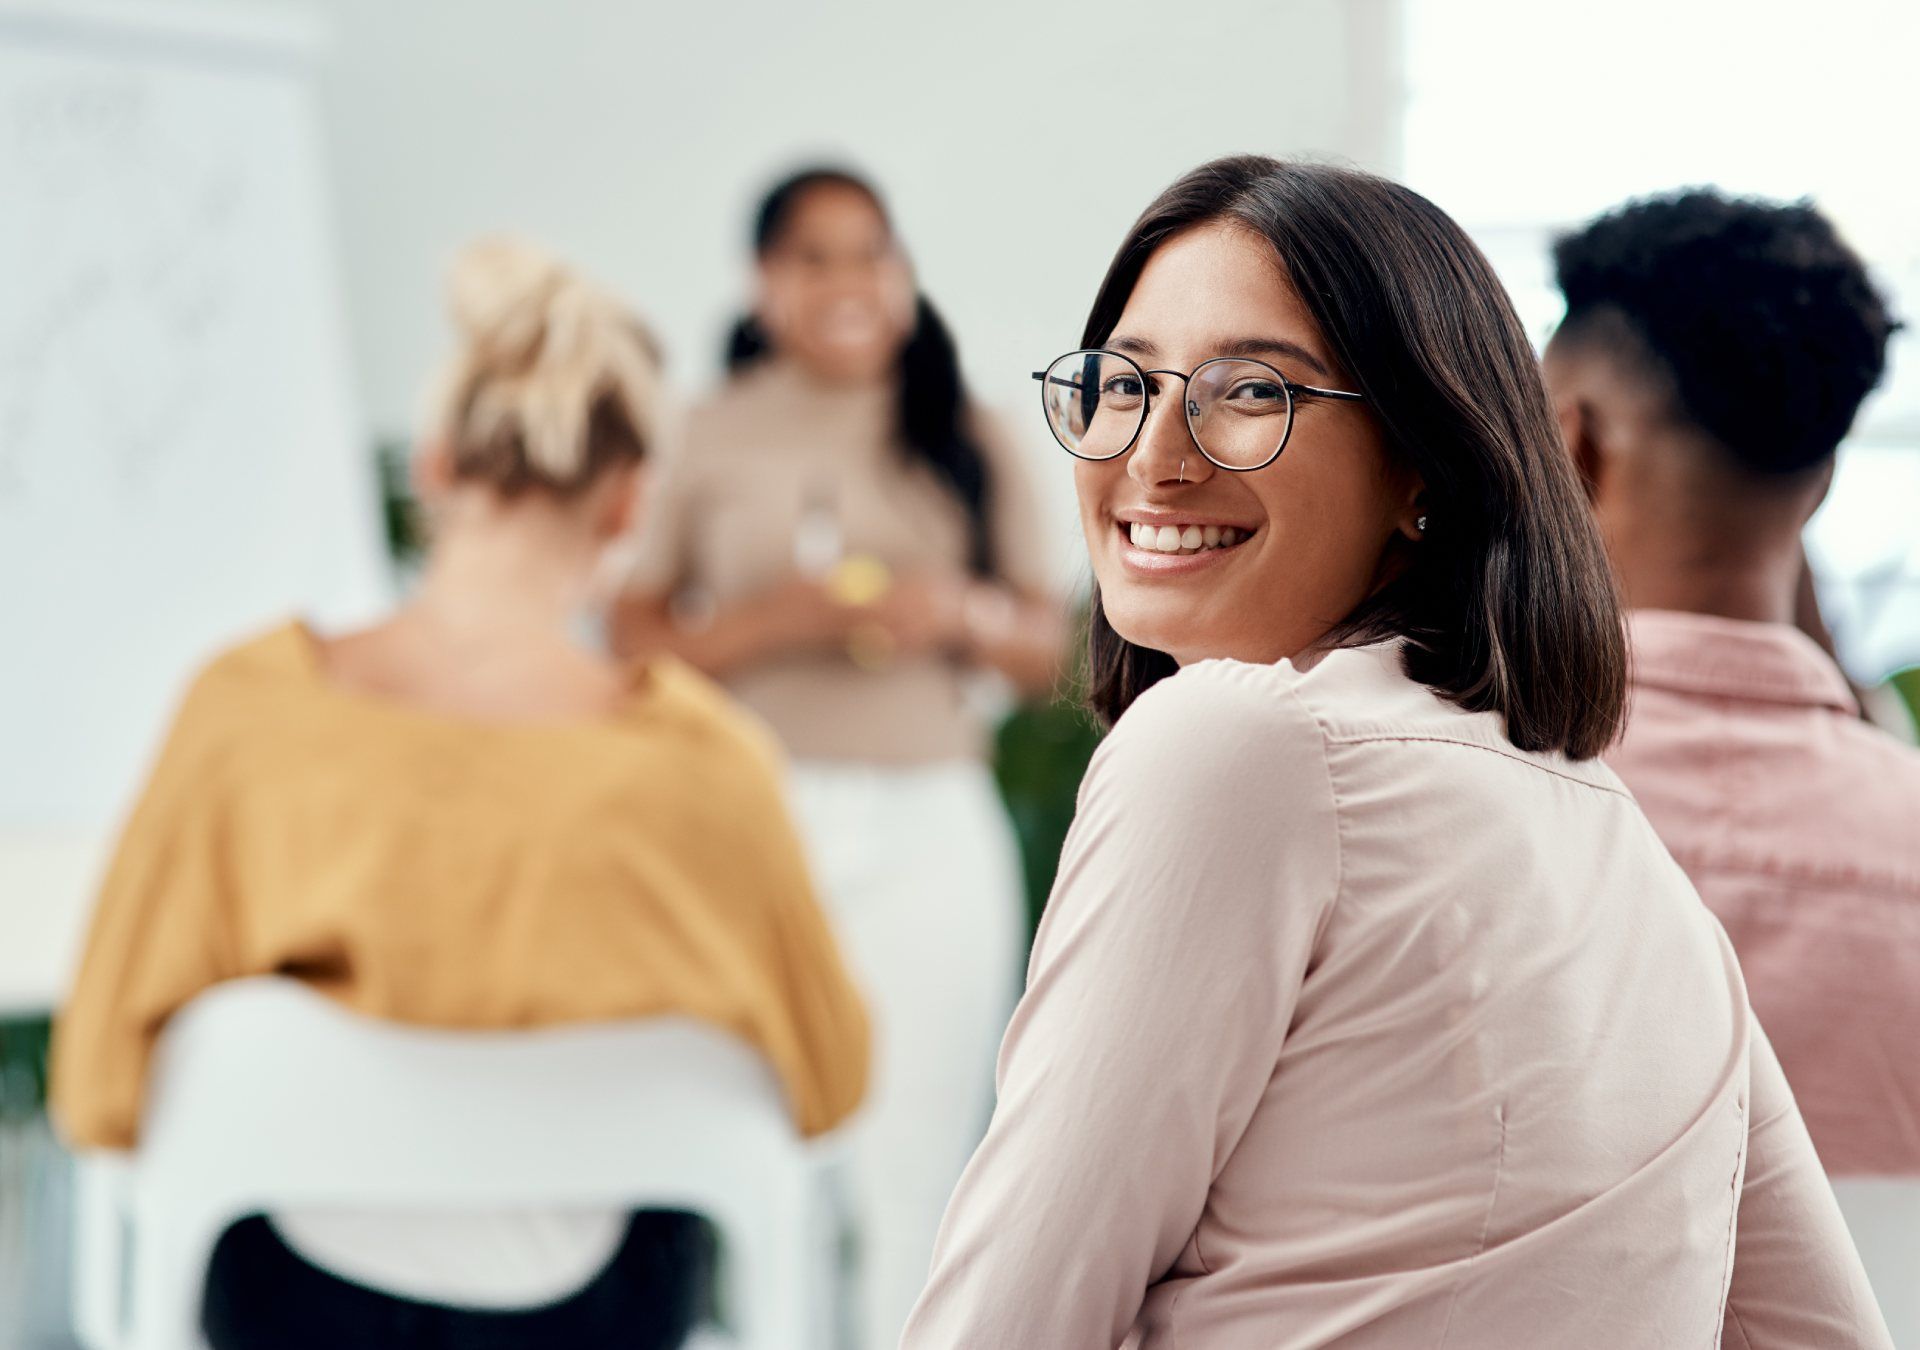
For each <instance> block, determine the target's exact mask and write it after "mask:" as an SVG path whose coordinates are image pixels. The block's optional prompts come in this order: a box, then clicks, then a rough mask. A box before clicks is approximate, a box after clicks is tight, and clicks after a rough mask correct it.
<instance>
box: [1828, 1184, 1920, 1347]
mask: <svg viewBox="0 0 1920 1350" xmlns="http://www.w3.org/2000/svg"><path fill="white" fill-rule="evenodd" d="M1833 1193H1834V1195H1835V1197H1837V1198H1838V1199H1839V1201H1840V1212H1841V1213H1842V1214H1844V1215H1845V1216H1846V1219H1847V1227H1848V1229H1849V1230H1851V1231H1852V1233H1853V1243H1854V1246H1856V1247H1858V1248H1859V1249H1860V1260H1861V1262H1862V1263H1863V1264H1864V1265H1865V1266H1866V1268H1867V1278H1868V1279H1869V1280H1871V1281H1872V1282H1873V1292H1874V1296H1875V1297H1876V1298H1878V1299H1879V1300H1880V1311H1881V1312H1882V1313H1884V1314H1886V1318H1887V1329H1888V1330H1890V1331H1891V1332H1893V1343H1894V1345H1895V1346H1897V1347H1898V1348H1899V1350H1920V1177H1836V1178H1834V1181H1833Z"/></svg>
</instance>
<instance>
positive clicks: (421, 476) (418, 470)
mask: <svg viewBox="0 0 1920 1350" xmlns="http://www.w3.org/2000/svg"><path fill="white" fill-rule="evenodd" d="M408 477H409V478H411V479H412V481H413V495H414V496H416V497H418V498H419V499H420V500H421V501H422V502H431V501H433V500H434V499H436V498H438V497H442V496H445V495H446V492H447V490H448V489H449V488H451V487H452V486H453V480H454V472H453V447H452V446H450V445H449V444H448V443H447V441H446V438H445V437H440V436H436V437H434V438H432V439H431V440H427V441H423V442H422V443H421V445H420V449H419V450H418V451H416V452H415V454H414V456H413V463H412V464H411V465H410V466H409V468H408Z"/></svg>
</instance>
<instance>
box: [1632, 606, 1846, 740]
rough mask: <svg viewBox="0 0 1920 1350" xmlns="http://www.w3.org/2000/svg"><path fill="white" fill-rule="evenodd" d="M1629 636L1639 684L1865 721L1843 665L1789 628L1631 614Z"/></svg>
mask: <svg viewBox="0 0 1920 1350" xmlns="http://www.w3.org/2000/svg"><path fill="white" fill-rule="evenodd" d="M1627 630H1628V634H1629V636H1630V638H1631V639H1632V643H1633V660H1632V665H1631V667H1630V669H1631V677H1632V680H1633V683H1635V684H1644V685H1653V686H1656V687H1658V688H1662V689H1673V690H1678V691H1680V692H1682V693H1689V694H1708V695H1714V696H1718V697H1722V698H1746V699H1758V700H1763V701H1766V702H1769V703H1795V704H1802V705H1805V706H1809V707H1824V708H1833V709H1835V710H1836V711H1839V712H1844V713H1847V714H1849V715H1852V716H1858V715H1859V712H1860V704H1859V701H1858V700H1856V699H1855V698H1854V696H1853V689H1852V688H1851V687H1850V686H1849V685H1848V684H1847V677H1846V676H1845V675H1844V674H1842V673H1841V671H1840V667H1839V666H1837V665H1835V664H1834V662H1833V658H1832V657H1830V656H1828V655H1827V654H1826V653H1825V652H1824V651H1822V650H1821V649H1820V646H1819V644H1818V643H1816V642H1815V641H1814V640H1813V639H1812V638H1810V637H1808V636H1807V635H1806V634H1805V633H1803V632H1801V631H1800V630H1799V629H1797V628H1795V627H1793V626H1791V625H1790V624H1784V623H1755V622H1752V621H1749V620H1744V619H1723V618H1720V617H1718V616H1717V615H1712V614H1682V613H1679V612H1676V611H1674V610H1664V609H1636V610H1633V611H1631V612H1629V613H1628V615H1627Z"/></svg>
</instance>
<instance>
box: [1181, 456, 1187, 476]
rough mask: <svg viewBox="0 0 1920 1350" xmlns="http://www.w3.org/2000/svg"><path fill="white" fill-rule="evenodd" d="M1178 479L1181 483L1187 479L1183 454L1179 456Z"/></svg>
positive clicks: (1185, 458) (1185, 461) (1185, 459)
mask: <svg viewBox="0 0 1920 1350" xmlns="http://www.w3.org/2000/svg"><path fill="white" fill-rule="evenodd" d="M1180 481H1181V482H1183V483H1184V482H1186V481H1187V457H1186V456H1185V455H1182V456H1180Z"/></svg>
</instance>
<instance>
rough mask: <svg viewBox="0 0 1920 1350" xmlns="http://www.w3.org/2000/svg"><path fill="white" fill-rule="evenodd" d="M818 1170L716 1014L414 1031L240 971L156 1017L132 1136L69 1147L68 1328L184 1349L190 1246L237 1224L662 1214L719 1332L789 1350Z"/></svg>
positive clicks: (811, 1232)
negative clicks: (694, 1216) (688, 1230)
mask: <svg viewBox="0 0 1920 1350" xmlns="http://www.w3.org/2000/svg"><path fill="white" fill-rule="evenodd" d="M818 1179H819V1172H818V1168H817V1165H816V1158H815V1155H814V1153H813V1152H812V1151H811V1150H810V1149H809V1148H808V1147H807V1146H806V1145H805V1144H804V1143H803V1142H802V1141H801V1140H800V1139H799V1137H798V1136H797V1134H796V1133H795V1130H794V1128H793V1125H792V1123H791V1120H790V1117H789V1116H788V1114H787V1111H786V1109H785V1106H784V1104H783V1100H782V1096H781V1093H780V1090H779V1086H778V1084H777V1082H776V1080H775V1079H774V1076H773V1074H772V1071H771V1070H770V1069H769V1068H768V1066H767V1065H766V1063H765V1062H764V1061H763V1060H762V1059H761V1058H760V1056H759V1055H757V1054H756V1053H755V1052H754V1051H753V1050H752V1049H751V1048H750V1047H748V1046H747V1045H745V1044H744V1043H742V1042H741V1041H739V1040H736V1039H734V1038H733V1037H731V1036H728V1035H726V1034H725V1033H723V1032H721V1031H719V1030H718V1029H716V1028H713V1027H711V1026H707V1025H705V1024H702V1023H698V1022H695V1021H692V1020H690V1019H682V1018H661V1019H652V1020H647V1021H631V1022H619V1023H603V1024H590V1025H576V1026H568V1027H559V1028H551V1029H542V1030H536V1031H515V1032H475V1031H448V1030H437V1029H426V1028H421V1027H416V1026H404V1025H399V1024H394V1023H388V1022H382V1021H377V1020H374V1019H371V1018H366V1017H362V1016H359V1015H357V1014H354V1013H351V1012H348V1011H346V1010H345V1009H343V1008H341V1007H339V1006H338V1005H337V1004H335V1003H333V1002H332V1001H330V1000H328V999H326V998H324V997H322V996H321V995H319V994H317V993H315V992H313V991H312V990H310V989H309V988H307V987H306V986H304V985H302V984H299V983H297V982H295V981H292V980H286V979H251V980H241V981H234V982H231V983H227V984H222V985H219V986H216V987H215V988H214V989H212V990H210V991H209V992H208V993H206V994H204V995H202V996H201V997H200V998H198V999H196V1000H195V1001H194V1002H193V1003H192V1004H191V1005H189V1006H188V1007H187V1008H185V1009H184V1010H182V1011H181V1012H180V1013H179V1014H178V1015H177V1016H176V1017H174V1018H173V1019H172V1021H171V1023H170V1024H169V1026H168V1028H167V1031H166V1032H165V1034H164V1035H163V1037H162V1039H161V1045H160V1047H159V1051H158V1054H157V1057H156V1059H155V1062H154V1070H153V1075H152V1080H151V1086H150V1090H149V1100H148V1106H147V1111H146V1116H145V1120H144V1123H143V1125H142V1133H141V1143H140V1147H139V1149H138V1150H137V1151H136V1152H135V1153H134V1154H133V1155H132V1156H131V1157H130V1158H128V1159H125V1160H121V1159H118V1158H117V1157H115V1156H113V1155H107V1156H95V1157H89V1158H83V1159H82V1160H81V1179H80V1183H79V1193H78V1205H77V1213H76V1224H75V1227H76V1235H75V1251H76V1270H75V1305H76V1306H75V1312H76V1318H75V1321H76V1325H77V1326H78V1327H79V1329H80V1330H81V1332H82V1334H83V1336H85V1337H86V1339H87V1344H88V1345H89V1346H90V1347H91V1348H92V1350H202V1347H203V1345H204V1342H203V1340H202V1338H201V1336H200V1332H199V1312H200V1303H201V1298H202V1295H203V1292H204V1286H205V1279H206V1271H207V1262H208V1259H209V1257H210V1256H211V1254H212V1250H213V1246H214V1243H215V1242H216V1241H217V1240H218V1239H219V1237H220V1235H221V1234H222V1233H223V1232H224V1231H225V1230H226V1229H227V1228H228V1227H229V1226H230V1225H231V1224H233V1223H234V1222H235V1221H236V1220H238V1219H240V1218H243V1217H245V1216H247V1215H249V1214H255V1213H271V1212H273V1211H276V1210H294V1209H299V1208H303V1207H304V1208H309V1209H316V1208H327V1209H343V1208H352V1209H363V1210H364V1209H372V1210H378V1209H383V1208H388V1209H393V1210H395V1211H404V1210H430V1211H441V1212H445V1211H449V1210H451V1211H455V1212H458V1211H460V1210H462V1209H472V1210H475V1211H480V1210H488V1209H500V1210H512V1209H521V1208H529V1207H547V1208H553V1209H571V1208H589V1207H594V1208H601V1209H667V1208H672V1209H685V1210H689V1211H692V1212H695V1213H698V1214H701V1215H704V1216H705V1217H706V1218H708V1219H709V1220H710V1221H711V1222H712V1223H713V1224H714V1225H715V1227H716V1228H717V1229H718V1231H719V1235H720V1242H721V1250H722V1280H723V1284H724V1287H725V1289H726V1292H727V1305H728V1308H729V1310H730V1311H731V1313H732V1316H733V1320H734V1322H735V1332H736V1337H737V1339H736V1344H737V1345H739V1346H741V1347H742V1348H743V1350H746V1348H747V1347H753V1348H756V1350H760V1348H764V1350H773V1347H780V1350H791V1348H792V1347H794V1346H796V1345H809V1344H814V1343H817V1338H818V1337H819V1335H820V1331H821V1328H822V1327H823V1326H825V1325H826V1323H827V1320H828V1318H829V1316H830V1312H829V1310H828V1308H827V1307H826V1306H825V1300H826V1298H827V1290H828V1287H829V1285H830V1283H831V1280H830V1274H829V1272H828V1271H827V1270H826V1269H825V1266H826V1264H827V1258H826V1252H827V1243H826V1242H825V1241H824V1240H823V1234H824V1233H825V1231H826V1226H825V1221H824V1219H823V1217H822V1215H821V1214H820V1212H819V1208H818V1204H817V1201H818V1189H817V1187H818ZM123 1293H124V1299H123Z"/></svg>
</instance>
